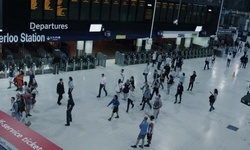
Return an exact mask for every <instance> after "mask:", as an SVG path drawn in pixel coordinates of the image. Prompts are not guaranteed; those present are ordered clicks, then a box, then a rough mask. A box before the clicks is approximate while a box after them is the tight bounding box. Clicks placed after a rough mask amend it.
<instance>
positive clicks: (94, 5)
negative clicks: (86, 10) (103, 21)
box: [91, 0, 101, 20]
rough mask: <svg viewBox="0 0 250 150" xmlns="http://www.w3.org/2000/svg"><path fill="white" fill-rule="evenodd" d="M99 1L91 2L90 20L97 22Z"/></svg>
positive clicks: (93, 0)
mask: <svg viewBox="0 0 250 150" xmlns="http://www.w3.org/2000/svg"><path fill="white" fill-rule="evenodd" d="M100 3H101V1H100V0H92V5H91V20H99V19H100V6H101V4H100Z"/></svg>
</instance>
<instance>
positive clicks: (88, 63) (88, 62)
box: [87, 58, 90, 69]
mask: <svg viewBox="0 0 250 150" xmlns="http://www.w3.org/2000/svg"><path fill="white" fill-rule="evenodd" d="M87 66H88V67H87V68H88V69H89V68H90V61H89V58H87Z"/></svg>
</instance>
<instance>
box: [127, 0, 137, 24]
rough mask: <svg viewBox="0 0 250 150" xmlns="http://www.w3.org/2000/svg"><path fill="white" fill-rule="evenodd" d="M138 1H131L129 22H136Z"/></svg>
mask: <svg viewBox="0 0 250 150" xmlns="http://www.w3.org/2000/svg"><path fill="white" fill-rule="evenodd" d="M136 8H137V0H131V1H130V5H129V11H128V21H135V17H136Z"/></svg>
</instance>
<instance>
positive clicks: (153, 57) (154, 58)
mask: <svg viewBox="0 0 250 150" xmlns="http://www.w3.org/2000/svg"><path fill="white" fill-rule="evenodd" d="M152 59H153V60H156V52H154V53H153V56H152Z"/></svg>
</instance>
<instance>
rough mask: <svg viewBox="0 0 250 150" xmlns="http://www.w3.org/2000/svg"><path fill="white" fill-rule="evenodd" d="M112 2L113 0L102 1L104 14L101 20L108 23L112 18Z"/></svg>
mask: <svg viewBox="0 0 250 150" xmlns="http://www.w3.org/2000/svg"><path fill="white" fill-rule="evenodd" d="M110 1H111V0H103V1H102V13H101V20H103V21H108V20H109V16H110Z"/></svg>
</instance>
